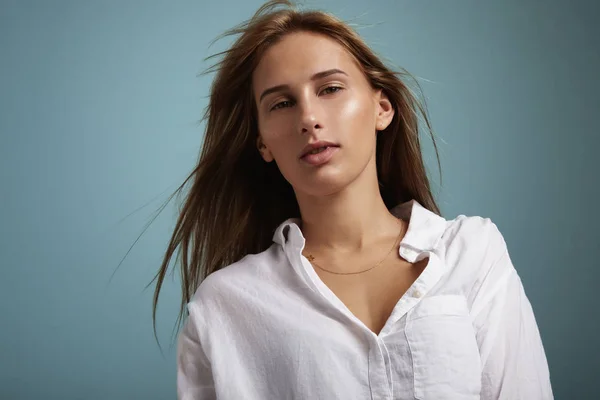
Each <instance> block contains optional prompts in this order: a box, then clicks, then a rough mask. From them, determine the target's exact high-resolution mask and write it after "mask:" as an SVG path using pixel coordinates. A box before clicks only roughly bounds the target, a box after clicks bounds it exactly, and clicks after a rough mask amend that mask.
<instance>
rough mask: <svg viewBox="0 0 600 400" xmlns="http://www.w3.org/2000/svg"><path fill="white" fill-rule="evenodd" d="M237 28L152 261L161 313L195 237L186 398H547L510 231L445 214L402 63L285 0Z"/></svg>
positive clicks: (187, 271)
mask: <svg viewBox="0 0 600 400" xmlns="http://www.w3.org/2000/svg"><path fill="white" fill-rule="evenodd" d="M280 6H285V7H280ZM229 33H233V34H240V37H239V38H238V39H237V41H236V42H235V43H234V44H233V45H232V47H231V48H230V49H229V50H228V51H226V52H225V53H224V58H223V60H222V61H221V62H220V64H218V66H217V67H218V68H217V74H216V77H215V80H214V84H213V86H212V90H211V96H210V104H209V106H208V109H207V114H206V119H207V125H206V135H205V140H204V145H203V149H202V154H201V157H200V160H199V164H198V166H197V167H196V169H195V170H194V172H193V174H192V175H191V176H190V177H189V178H188V180H189V179H191V178H192V177H193V186H192V187H191V190H190V193H189V195H188V197H187V199H186V202H185V205H184V207H183V208H182V210H181V215H180V217H179V220H178V222H177V227H176V229H175V232H174V234H173V237H172V240H171V243H170V245H169V248H168V251H167V254H166V255H165V259H164V261H163V264H162V267H161V269H160V271H159V273H158V275H157V279H158V281H157V287H156V292H155V302H154V310H156V301H157V299H158V295H159V292H160V287H161V284H162V281H163V279H164V276H165V274H166V272H167V266H168V264H169V260H170V258H171V257H172V255H173V253H174V252H175V250H176V248H177V247H178V246H180V245H181V246H182V250H183V253H184V254H185V257H183V258H182V261H181V273H182V285H183V298H182V314H183V310H184V309H185V308H186V307H187V311H188V313H189V314H188V318H187V320H186V321H185V324H184V327H183V330H182V331H181V333H180V336H179V339H178V353H177V365H178V378H177V387H178V395H179V398H181V399H219V400H229V399H231V400H238V399H257V400H258V399H260V400H264V399H390V400H391V399H413V398H418V399H437V400H439V399H480V398H481V399H511V400H514V399H527V400H532V399H550V398H552V390H551V386H550V379H549V372H548V367H547V362H546V357H545V354H544V349H543V346H542V343H541V340H540V335H539V332H538V328H537V325H536V322H535V318H534V314H533V311H532V309H531V306H530V303H529V301H528V299H527V297H526V295H525V293H524V291H523V286H522V284H521V281H520V279H519V276H518V275H517V272H516V271H515V269H514V267H513V265H512V263H511V260H510V257H509V255H508V252H507V248H506V244H505V242H504V240H503V237H502V235H501V234H500V232H499V231H498V229H497V227H496V225H494V223H492V222H491V221H490V220H489V219H485V218H480V217H466V216H463V215H461V216H459V217H457V218H455V219H452V220H446V219H444V218H443V217H441V216H440V215H439V214H440V213H439V210H438V207H437V206H436V204H435V201H434V199H433V196H432V194H431V191H430V187H429V182H428V179H427V175H426V172H425V168H424V165H423V161H422V157H421V149H420V144H419V136H418V128H419V126H418V117H419V115H421V116H422V117H423V118H424V120H425V121H426V122H427V117H426V114H425V112H424V109H423V108H422V107H421V106H420V105H419V103H418V101H417V99H416V98H415V97H414V96H413V94H412V92H411V91H410V90H409V89H408V87H407V86H406V85H405V84H404V83H403V82H402V80H400V79H399V77H398V75H399V74H396V73H394V72H392V71H390V70H389V69H388V68H387V67H386V66H385V65H384V64H383V63H382V62H381V61H380V60H379V59H378V58H377V57H376V56H375V55H374V54H373V52H372V51H371V50H370V49H369V48H368V47H367V46H366V45H365V44H364V42H363V41H362V40H361V39H360V38H359V36H357V34H356V33H355V32H354V31H352V30H351V29H350V28H349V27H348V26H347V25H345V24H344V23H342V22H340V21H339V20H338V19H336V18H334V17H332V16H330V15H327V14H324V13H321V12H301V11H298V10H295V9H294V8H293V6H292V5H291V4H289V3H288V2H287V1H273V2H269V3H267V4H266V5H264V6H263V7H262V8H261V9H260V10H259V11H258V12H257V13H256V15H255V16H254V17H253V18H252V19H251V20H250V21H248V22H247V23H245V24H243V25H241V26H238V27H236V28H234V29H233V30H232V31H230V32H229ZM426 125H427V127H429V124H428V123H427V124H426ZM186 182H187V181H186ZM184 185H185V183H184ZM182 186H183V185H182ZM179 189H181V187H180V188H179ZM189 253H191V256H190V260H188V254H189ZM180 317H181V315H180Z"/></svg>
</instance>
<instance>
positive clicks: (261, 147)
mask: <svg viewBox="0 0 600 400" xmlns="http://www.w3.org/2000/svg"><path fill="white" fill-rule="evenodd" d="M256 146H257V147H258V152H259V153H260V155H261V157H262V158H263V160H265V162H271V161H273V155H272V154H271V151H269V149H267V146H265V144H264V143H263V141H262V139H261V138H260V136H259V137H258V139H257V140H256Z"/></svg>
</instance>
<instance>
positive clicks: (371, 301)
mask: <svg viewBox="0 0 600 400" xmlns="http://www.w3.org/2000/svg"><path fill="white" fill-rule="evenodd" d="M427 263H428V259H425V260H422V261H420V262H417V263H414V264H412V263H409V262H407V261H404V260H402V259H400V258H398V259H395V260H392V261H390V262H387V263H385V264H382V265H381V266H380V267H378V268H377V269H374V270H372V271H368V272H366V273H364V274H358V275H335V274H330V273H328V272H325V271H321V270H318V269H317V270H315V271H316V272H317V274H318V275H319V277H320V278H321V280H322V281H323V283H325V285H327V287H329V289H330V290H331V291H332V292H333V293H334V294H335V295H336V296H337V297H338V298H339V299H340V300H341V301H342V302H343V303H344V305H345V306H346V307H347V308H348V310H349V311H350V312H351V313H352V314H354V315H355V316H356V317H357V318H358V319H359V320H361V321H362V322H363V323H364V324H365V326H367V327H368V328H369V329H370V330H371V331H373V332H374V333H376V334H379V332H380V331H381V329H382V328H383V326H384V325H385V323H386V321H387V320H388V318H389V316H390V314H391V313H392V311H393V309H394V307H395V306H396V304H397V303H398V301H399V300H400V298H401V297H402V296H403V295H404V294H405V293H406V291H407V290H408V289H409V288H410V286H411V285H412V284H413V283H414V282H415V280H416V279H417V278H418V277H419V276H420V275H421V273H422V272H423V270H424V269H425V268H426V266H427Z"/></svg>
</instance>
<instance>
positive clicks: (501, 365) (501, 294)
mask: <svg viewBox="0 0 600 400" xmlns="http://www.w3.org/2000/svg"><path fill="white" fill-rule="evenodd" d="M493 228H494V229H493V231H494V232H493V235H492V238H491V239H492V240H491V241H490V243H491V244H490V246H492V247H494V248H492V249H490V251H491V252H492V253H495V254H501V255H500V257H499V258H498V259H497V261H496V262H495V263H494V264H493V266H492V267H491V268H490V269H489V270H487V271H485V277H483V279H482V284H481V286H480V287H479V289H478V292H477V295H476V296H475V299H474V301H473V305H472V308H471V314H472V316H473V320H474V327H475V331H476V337H477V342H478V345H479V351H480V356H481V363H482V364H481V365H482V382H481V384H482V385H481V399H482V400H492V399H493V400H521V399H522V400H547V399H553V398H554V397H553V393H552V387H551V383H550V374H549V370H548V363H547V360H546V354H545V352H544V347H543V345H542V340H541V337H540V332H539V330H538V326H537V323H536V320H535V316H534V313H533V309H532V307H531V304H530V302H529V299H528V298H527V296H526V294H525V290H524V288H523V284H522V282H521V279H520V277H519V275H518V274H517V271H516V270H515V268H514V266H513V264H512V261H511V259H510V256H509V254H508V250H507V249H506V243H505V242H504V239H503V237H502V235H501V234H500V232H499V231H498V230H497V228H496V226H495V225H493Z"/></svg>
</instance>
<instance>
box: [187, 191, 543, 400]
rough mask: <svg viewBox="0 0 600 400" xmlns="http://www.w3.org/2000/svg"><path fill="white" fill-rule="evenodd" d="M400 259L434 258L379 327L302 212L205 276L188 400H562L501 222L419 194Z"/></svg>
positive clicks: (193, 312) (405, 209) (192, 333)
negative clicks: (327, 271) (370, 324)
mask: <svg viewBox="0 0 600 400" xmlns="http://www.w3.org/2000/svg"><path fill="white" fill-rule="evenodd" d="M392 212H393V213H394V215H396V216H397V217H399V218H402V219H405V220H408V221H409V225H408V230H407V232H406V234H405V236H404V238H403V240H402V242H401V243H400V250H399V253H400V255H401V256H402V257H403V258H404V259H406V260H407V261H409V262H416V261H419V260H421V259H423V258H429V263H428V264H427V267H426V268H425V269H424V271H423V273H422V274H421V275H420V276H419V278H418V279H417V280H416V281H415V282H414V283H413V284H412V286H411V287H410V288H409V289H408V291H407V292H406V293H405V294H404V295H403V296H402V298H401V299H400V300H399V301H398V303H397V304H396V306H395V308H394V309H393V311H392V313H391V315H390V316H389V319H388V320H387V322H386V323H385V325H384V327H383V329H382V330H381V332H380V333H379V334H375V333H373V331H371V330H370V329H369V328H367V327H366V325H365V324H363V323H362V322H361V321H360V320H359V319H358V318H357V317H356V316H354V315H353V314H352V313H351V312H350V311H349V310H348V308H347V307H346V306H345V305H344V303H343V302H342V301H341V300H340V299H339V298H338V297H337V296H336V295H335V294H334V293H333V292H332V291H331V290H330V289H329V288H328V287H327V286H326V285H325V284H324V283H323V281H322V280H321V279H320V278H319V276H318V275H317V273H316V272H315V270H314V269H313V267H312V265H311V264H310V262H309V261H308V260H307V259H306V258H305V257H304V256H303V255H302V250H303V247H304V237H303V235H302V232H301V230H300V228H299V220H296V219H289V220H287V221H285V222H283V223H282V224H281V225H280V226H279V227H278V228H277V230H276V231H275V235H274V237H273V241H274V243H273V245H272V246H271V247H270V248H269V249H267V250H265V251H264V252H262V253H260V254H252V255H248V256H246V257H244V258H243V259H242V260H240V261H238V262H236V263H234V264H232V265H230V266H227V267H226V268H223V269H221V270H219V271H217V272H215V273H213V274H211V275H210V276H209V277H208V278H207V279H206V280H204V281H203V282H202V284H201V285H200V287H199V288H198V290H197V292H196V293H195V295H194V297H193V298H192V300H191V301H190V302H189V303H188V312H189V317H188V319H187V320H186V322H185V325H184V328H183V329H182V331H181V333H180V335H179V338H178V349H177V367H178V373H177V391H178V396H179V398H180V399H182V400H183V399H184V400H192V399H195V400H196V399H198V400H200V399H201V400H208V399H218V400H242V399H243V400H271V399H272V400H283V399H311V400H314V399H324V400H334V399H344V400H348V399H371V400H384V399H385V400H393V399H394V400H396V399H435V400H442V399H452V400H458V399H506V400H519V399H523V400H537V399H552V398H553V394H552V389H551V385H550V376H549V371H548V365H547V361H546V355H545V353H544V348H543V346H542V342H541V339H540V334H539V331H538V327H537V324H536V321H535V317H534V314H533V311H532V308H531V304H530V302H529V300H528V298H527V297H526V295H525V292H524V290H523V285H522V283H521V280H520V278H519V275H518V274H517V271H516V270H515V268H514V267H513V264H512V263H511V259H510V257H509V254H508V251H507V247H506V243H505V241H504V239H503V237H502V235H501V234H500V232H499V231H498V229H497V227H496V225H495V224H494V223H493V222H492V221H491V220H490V219H488V218H481V217H466V216H464V215H460V216H458V217H457V218H455V219H453V220H445V219H444V218H442V217H440V216H438V215H436V214H434V213H432V212H430V211H429V210H427V209H425V208H424V207H422V206H421V205H420V204H419V203H418V202H416V201H414V200H413V201H410V202H407V203H404V204H401V205H399V206H398V207H396V208H395V209H394V210H392Z"/></svg>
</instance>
